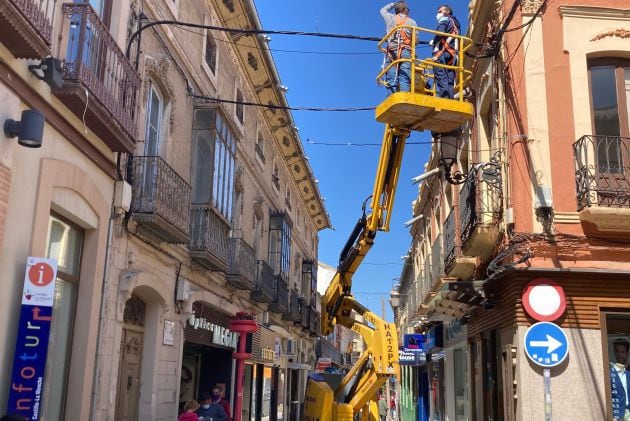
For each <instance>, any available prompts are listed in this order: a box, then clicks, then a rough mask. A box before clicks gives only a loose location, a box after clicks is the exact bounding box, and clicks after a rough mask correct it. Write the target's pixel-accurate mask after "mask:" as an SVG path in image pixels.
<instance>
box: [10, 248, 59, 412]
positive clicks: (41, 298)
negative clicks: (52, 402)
mask: <svg viewBox="0 0 630 421" xmlns="http://www.w3.org/2000/svg"><path fill="white" fill-rule="evenodd" d="M56 278H57V261H56V260H55V259H41V258H38V257H29V258H28V259H27V262H26V273H25V275H24V288H23V291H22V305H21V308H20V322H19V325H18V331H17V339H16V343H15V356H14V360H13V375H12V377H11V384H10V385H9V402H8V404H7V412H8V413H9V414H17V415H21V416H23V417H26V418H27V419H29V420H37V419H39V413H40V409H41V407H42V403H43V402H42V389H43V385H44V373H45V371H46V354H47V353H48V337H49V336H50V323H51V321H52V309H53V302H54V297H55V279H56Z"/></svg>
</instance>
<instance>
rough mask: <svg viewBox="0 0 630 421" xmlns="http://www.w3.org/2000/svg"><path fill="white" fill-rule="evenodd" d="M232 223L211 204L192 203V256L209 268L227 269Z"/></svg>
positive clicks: (222, 270) (189, 247)
mask: <svg viewBox="0 0 630 421" xmlns="http://www.w3.org/2000/svg"><path fill="white" fill-rule="evenodd" d="M229 234H230V225H229V224H228V223H227V222H226V221H225V220H224V219H223V218H222V217H221V216H219V214H218V212H216V211H215V210H214V207H213V206H212V205H211V204H208V203H204V204H198V203H195V204H192V205H190V244H189V246H188V249H189V250H190V257H192V258H193V259H194V260H195V262H197V263H199V264H200V265H201V266H203V267H205V268H206V269H209V270H216V271H221V272H226V271H227V259H228V237H229Z"/></svg>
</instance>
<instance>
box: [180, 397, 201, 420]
mask: <svg viewBox="0 0 630 421" xmlns="http://www.w3.org/2000/svg"><path fill="white" fill-rule="evenodd" d="M197 409H199V403H197V401H196V400H194V399H191V400H189V401H187V402H186V403H185V404H184V412H182V413H181V415H180V416H179V418H177V421H199V417H198V416H197V414H195V411H196V410H197Z"/></svg>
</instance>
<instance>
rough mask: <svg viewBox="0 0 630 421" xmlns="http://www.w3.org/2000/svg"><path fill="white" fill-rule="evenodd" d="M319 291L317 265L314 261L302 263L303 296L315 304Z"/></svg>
mask: <svg viewBox="0 0 630 421" xmlns="http://www.w3.org/2000/svg"><path fill="white" fill-rule="evenodd" d="M316 291H317V265H316V264H315V263H314V262H313V261H312V260H303V261H302V295H303V296H304V297H305V298H306V299H307V300H308V301H309V303H314V302H315V293H316Z"/></svg>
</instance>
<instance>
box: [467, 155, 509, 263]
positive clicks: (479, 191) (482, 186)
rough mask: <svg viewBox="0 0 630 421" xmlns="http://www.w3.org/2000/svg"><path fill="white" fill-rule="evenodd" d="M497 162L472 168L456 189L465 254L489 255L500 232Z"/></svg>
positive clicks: (499, 175) (498, 170) (499, 181)
mask: <svg viewBox="0 0 630 421" xmlns="http://www.w3.org/2000/svg"><path fill="white" fill-rule="evenodd" d="M501 188H502V187H501V172H500V167H499V164H498V163H496V162H492V163H490V164H488V165H486V166H484V167H482V168H480V169H475V168H472V169H471V170H470V172H469V174H468V179H467V180H466V182H465V183H464V185H463V187H462V190H461V191H460V193H459V213H460V214H459V226H460V232H461V241H462V254H463V255H464V256H473V257H474V256H479V257H481V258H482V259H483V260H485V259H488V258H489V257H490V256H492V253H493V252H494V246H495V244H496V241H497V238H498V236H499V223H500V222H501V210H502V203H501V202H502V200H503V195H502V191H501Z"/></svg>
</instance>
